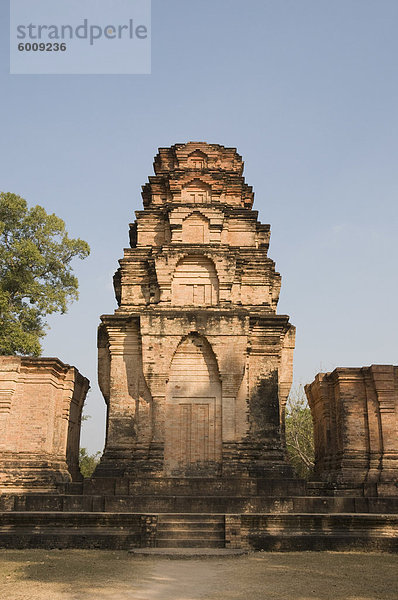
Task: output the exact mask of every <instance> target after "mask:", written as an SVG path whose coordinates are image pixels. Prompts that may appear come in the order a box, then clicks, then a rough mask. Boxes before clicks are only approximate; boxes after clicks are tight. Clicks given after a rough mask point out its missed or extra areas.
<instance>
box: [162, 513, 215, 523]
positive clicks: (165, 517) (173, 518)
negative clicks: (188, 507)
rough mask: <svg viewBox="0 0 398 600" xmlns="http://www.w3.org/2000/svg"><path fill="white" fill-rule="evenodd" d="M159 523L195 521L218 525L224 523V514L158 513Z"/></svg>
mask: <svg viewBox="0 0 398 600" xmlns="http://www.w3.org/2000/svg"><path fill="white" fill-rule="evenodd" d="M158 519H159V523H162V524H163V523H192V524H194V523H197V524H199V525H201V524H203V523H214V524H219V525H224V515H223V516H220V515H214V514H213V515H211V514H210V515H209V514H203V513H185V514H181V513H180V514H177V513H170V514H164V513H163V514H162V513H161V514H159V515H158Z"/></svg>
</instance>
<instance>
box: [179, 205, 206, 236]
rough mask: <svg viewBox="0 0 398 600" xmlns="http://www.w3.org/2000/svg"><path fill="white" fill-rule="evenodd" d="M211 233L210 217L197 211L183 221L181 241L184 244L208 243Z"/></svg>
mask: <svg viewBox="0 0 398 600" xmlns="http://www.w3.org/2000/svg"><path fill="white" fill-rule="evenodd" d="M209 233H210V227H209V219H207V218H206V217H205V216H204V215H202V214H201V213H200V212H199V211H195V212H193V213H191V214H190V215H189V216H188V217H186V219H184V221H183V223H182V234H181V241H182V243H183V244H208V243H209Z"/></svg>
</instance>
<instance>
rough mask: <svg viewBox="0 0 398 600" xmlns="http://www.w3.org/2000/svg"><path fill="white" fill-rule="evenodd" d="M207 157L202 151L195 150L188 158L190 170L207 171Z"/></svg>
mask: <svg viewBox="0 0 398 600" xmlns="http://www.w3.org/2000/svg"><path fill="white" fill-rule="evenodd" d="M207 160H208V159H207V155H206V154H205V153H204V152H201V150H195V151H194V152H191V154H190V155H189V156H188V160H187V163H188V167H189V168H190V169H206V168H207Z"/></svg>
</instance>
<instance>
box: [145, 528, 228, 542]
mask: <svg viewBox="0 0 398 600" xmlns="http://www.w3.org/2000/svg"><path fill="white" fill-rule="evenodd" d="M156 537H157V540H163V539H169V538H173V539H183V538H191V539H193V540H202V539H203V540H220V541H223V540H224V537H225V536H224V529H222V530H219V531H214V530H212V529H200V530H196V531H195V530H193V529H191V528H190V527H188V528H187V527H185V528H184V529H167V530H164V529H161V528H159V526H158V531H157V534H156Z"/></svg>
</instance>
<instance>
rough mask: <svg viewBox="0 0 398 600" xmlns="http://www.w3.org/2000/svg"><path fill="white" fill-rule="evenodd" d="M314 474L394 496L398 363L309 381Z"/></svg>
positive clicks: (331, 481)
mask: <svg viewBox="0 0 398 600" xmlns="http://www.w3.org/2000/svg"><path fill="white" fill-rule="evenodd" d="M305 390H306V393H307V397H308V402H309V404H310V407H311V411H312V416H313V420H314V434H315V452H316V455H315V460H316V465H315V478H319V479H321V480H322V481H324V482H326V483H328V484H330V485H332V486H334V487H336V488H339V489H340V491H341V490H342V489H346V490H347V489H348V490H351V492H353V490H352V489H353V488H354V489H355V488H356V489H357V490H359V491H360V492H361V493H362V492H363V493H365V494H366V495H372V496H375V495H380V496H383V495H392V496H397V495H398V487H397V486H398V367H396V366H392V365H372V366H371V367H362V368H341V367H340V368H338V369H335V370H334V371H333V372H332V373H320V374H318V375H317V376H316V378H315V381H313V382H312V383H311V384H310V385H307V386H306V388H305Z"/></svg>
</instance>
